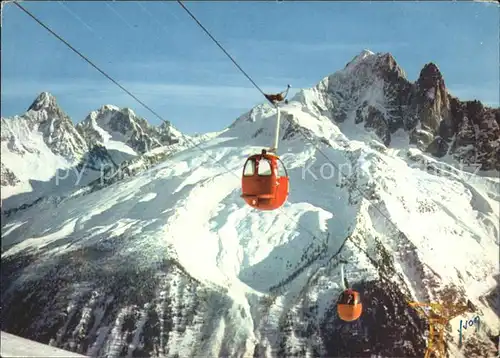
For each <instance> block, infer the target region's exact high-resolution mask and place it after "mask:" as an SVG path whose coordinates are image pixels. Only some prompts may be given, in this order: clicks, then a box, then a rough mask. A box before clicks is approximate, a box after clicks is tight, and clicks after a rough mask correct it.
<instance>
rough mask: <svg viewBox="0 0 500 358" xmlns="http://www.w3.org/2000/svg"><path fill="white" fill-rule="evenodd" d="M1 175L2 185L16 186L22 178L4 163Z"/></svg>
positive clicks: (0, 171)
mask: <svg viewBox="0 0 500 358" xmlns="http://www.w3.org/2000/svg"><path fill="white" fill-rule="evenodd" d="M0 175H1V179H0V181H1V184H2V186H14V185H16V184H17V183H19V182H20V180H19V179H18V178H17V177H16V175H15V174H14V173H13V172H12V171H11V170H10V169H9V168H7V167H6V166H5V165H4V164H3V163H2V166H1V170H0Z"/></svg>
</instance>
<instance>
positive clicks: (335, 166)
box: [177, 0, 404, 235]
mask: <svg viewBox="0 0 500 358" xmlns="http://www.w3.org/2000/svg"><path fill="white" fill-rule="evenodd" d="M177 2H178V3H179V4H180V5H181V6H182V8H183V9H184V10H185V11H186V12H187V13H188V14H189V15H190V16H191V17H192V18H193V20H194V21H195V22H196V23H197V24H198V25H199V26H200V27H201V28H202V29H203V31H205V33H206V34H207V35H208V36H209V37H210V38H211V39H212V40H213V41H214V42H215V43H216V44H217V46H219V48H220V49H221V50H222V51H223V52H224V53H225V54H226V55H227V56H228V57H229V58H230V59H231V61H233V63H234V64H235V65H236V67H237V68H238V69H239V70H240V71H241V72H242V73H243V74H244V75H245V76H246V77H247V78H248V79H249V80H250V82H251V83H252V84H253V85H254V86H255V88H257V90H259V92H260V93H262V95H263V96H264V97H265V98H266V99H267V100H268V101H269V99H268V98H267V97H266V95H265V93H264V92H263V91H262V89H261V88H260V87H259V86H258V85H257V84H256V83H255V81H254V80H252V78H251V77H250V76H249V75H248V74H247V73H246V72H245V71H244V70H243V69H242V68H241V66H240V65H238V63H236V61H235V60H234V59H233V57H232V56H231V55H230V54H229V53H228V52H227V51H226V50H225V49H224V47H222V45H221V44H220V43H219V42H218V41H217V40H216V39H215V38H214V37H213V36H212V35H211V34H210V32H209V31H208V30H207V29H206V28H205V27H204V26H203V25H202V24H201V23H200V21H198V19H197V18H196V16H194V15H193V13H192V12H191V11H189V9H188V8H187V7H186V6H185V5H184V4H183V3H182V1H181V0H177ZM269 102H271V101H269ZM271 103H272V102H271ZM286 120H287V121H288V122H289V123H290V124H291V125H292V127H295V129H297V130H298V131H299V132H300V134H302V136H303V137H304V138H305V139H306V140H307V141H308V142H309V143H310V144H311V145H312V146H313V147H314V148H315V149H316V150H317V151H318V152H319V153H320V154H321V155H322V156H323V157H324V158H325V159H326V160H327V161H328V162H329V163H330V164H332V165H333V167H334V168H335V169H337V171H339V173H341V174H342V176H343V177H344V178H345V179H349V177H348V176H347V175H346V174H344V173H343V172H342V171H341V170H340V169H339V167H338V166H337V165H336V164H335V163H334V162H333V161H332V160H331V159H330V158H329V157H328V156H327V155H326V154H325V153H324V152H323V151H322V150H321V149H320V148H319V147H318V146H317V145H316V144H315V143H314V141H313V140H312V139H310V138H309V137H308V136H307V135H306V134H305V133H304V131H303V130H302V128H301V127H300V126H299V125H298V124H296V123H293V122H292V121H291V120H290V119H289V118H288V116H286ZM353 187H354V188H355V189H356V190H357V191H358V192H359V193H360V194H361V196H362V197H364V198H365V199H366V200H368V202H369V203H371V204H372V205H373V206H374V207H375V209H376V210H377V211H378V212H379V213H380V214H381V215H382V216H383V217H384V218H386V219H387V220H388V222H389V223H390V224H391V225H392V226H393V227H394V228H395V229H396V230H397V231H398V232H399V233H401V234H403V235H404V232H403V231H402V230H401V229H399V228H398V226H397V225H396V224H395V223H394V222H393V221H392V220H391V219H390V218H389V216H388V215H386V214H385V213H384V212H383V211H382V210H381V209H380V208H379V207H378V205H377V204H375V203H374V202H373V201H372V200H371V199H370V198H369V197H368V196H367V195H366V194H365V193H364V192H363V191H362V190H361V189H360V188H359V187H358V186H357V185H356V184H354V185H353Z"/></svg>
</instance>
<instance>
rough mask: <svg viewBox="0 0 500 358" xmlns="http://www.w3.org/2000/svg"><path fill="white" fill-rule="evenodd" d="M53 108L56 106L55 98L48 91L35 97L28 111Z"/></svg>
mask: <svg viewBox="0 0 500 358" xmlns="http://www.w3.org/2000/svg"><path fill="white" fill-rule="evenodd" d="M43 108H45V109H55V108H58V105H57V101H56V98H55V97H54V96H53V95H52V94H51V93H49V92H42V93H40V94H39V95H38V97H36V99H35V100H34V101H33V103H32V104H31V106H29V108H28V111H39V110H41V109H43Z"/></svg>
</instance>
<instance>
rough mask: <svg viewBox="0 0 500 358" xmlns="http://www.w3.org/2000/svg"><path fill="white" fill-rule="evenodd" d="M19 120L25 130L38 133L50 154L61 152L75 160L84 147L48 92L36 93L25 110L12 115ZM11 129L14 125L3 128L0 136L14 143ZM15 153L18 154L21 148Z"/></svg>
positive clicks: (16, 134)
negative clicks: (17, 115) (4, 129)
mask: <svg viewBox="0 0 500 358" xmlns="http://www.w3.org/2000/svg"><path fill="white" fill-rule="evenodd" d="M16 118H18V119H16ZM19 119H20V120H22V125H23V126H26V129H27V130H28V131H29V132H33V131H36V132H39V133H40V134H41V135H42V137H43V140H44V142H45V144H46V145H47V146H48V147H49V148H50V149H51V151H52V152H53V153H54V154H58V155H61V156H63V157H64V158H66V159H67V160H69V161H70V162H75V161H76V162H77V161H79V160H80V159H81V157H82V156H83V154H84V153H85V152H86V151H87V149H88V148H87V144H86V143H85V140H84V139H83V138H82V137H81V136H80V135H79V133H78V132H77V131H76V129H75V127H74V125H73V122H72V121H71V118H70V117H69V116H68V115H67V114H66V113H65V112H64V111H63V110H62V109H61V108H60V107H59V105H58V104H57V100H56V97H55V96H53V95H52V94H51V93H49V92H42V93H40V94H39V95H38V96H37V97H36V99H35V100H34V101H33V102H32V104H31V105H30V107H29V108H28V110H27V112H26V113H24V114H23V115H22V116H20V117H15V119H14V121H18V120H19ZM15 128H18V126H16V125H13V126H9V127H8V129H7V132H9V133H5V135H4V134H2V137H5V138H8V140H9V141H11V142H15V138H17V137H18V136H19V133H18V131H17V130H15ZM19 153H20V154H22V151H19Z"/></svg>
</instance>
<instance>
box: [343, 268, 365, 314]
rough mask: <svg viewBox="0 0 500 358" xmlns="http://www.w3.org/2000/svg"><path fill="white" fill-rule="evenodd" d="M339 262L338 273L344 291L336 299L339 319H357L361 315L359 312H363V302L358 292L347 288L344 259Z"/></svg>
mask: <svg viewBox="0 0 500 358" xmlns="http://www.w3.org/2000/svg"><path fill="white" fill-rule="evenodd" d="M340 262H341V265H340V274H341V281H342V285H343V286H344V291H343V292H342V293H341V294H340V296H339V298H338V299H337V314H338V315H339V318H340V319H341V320H343V321H346V322H352V321H355V320H357V319H358V318H359V317H360V316H361V313H363V304H362V303H361V297H360V295H359V292H357V291H354V290H353V289H352V288H349V283H348V282H347V278H346V277H345V275H344V263H346V261H344V260H341V261H340Z"/></svg>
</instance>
